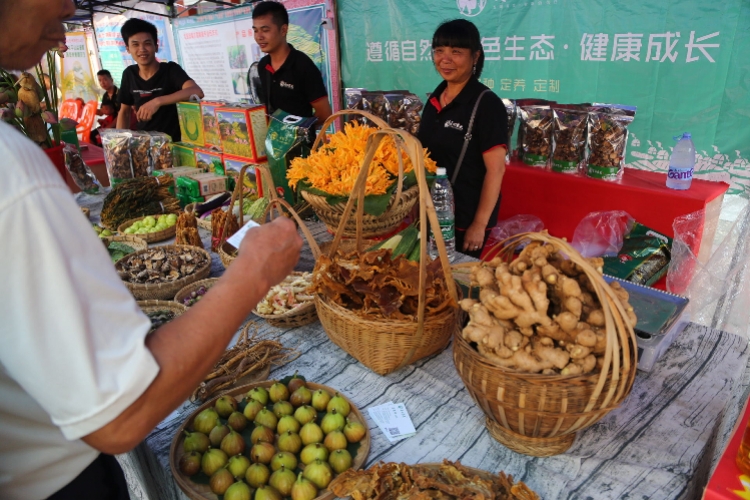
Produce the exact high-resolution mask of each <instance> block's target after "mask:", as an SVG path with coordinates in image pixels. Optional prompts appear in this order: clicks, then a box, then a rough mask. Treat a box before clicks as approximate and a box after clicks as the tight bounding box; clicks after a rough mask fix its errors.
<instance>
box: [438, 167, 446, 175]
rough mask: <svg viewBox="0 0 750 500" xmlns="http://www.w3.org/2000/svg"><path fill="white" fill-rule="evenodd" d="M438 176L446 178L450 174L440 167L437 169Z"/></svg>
mask: <svg viewBox="0 0 750 500" xmlns="http://www.w3.org/2000/svg"><path fill="white" fill-rule="evenodd" d="M437 175H438V176H442V177H446V176H447V175H448V172H447V171H446V170H445V169H444V168H442V167H438V169H437Z"/></svg>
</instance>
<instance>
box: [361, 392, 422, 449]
mask: <svg viewBox="0 0 750 500" xmlns="http://www.w3.org/2000/svg"><path fill="white" fill-rule="evenodd" d="M367 411H368V412H369V413H370V418H372V419H373V420H374V421H375V423H376V424H378V427H380V430H381V431H382V432H383V434H385V437H386V438H387V439H388V441H390V442H391V443H395V442H396V441H399V440H401V439H404V438H408V437H411V436H413V435H414V434H416V432H417V430H416V429H415V428H414V424H413V423H412V421H411V418H410V417H409V412H408V411H406V406H404V404H403V403H398V404H393V402H392V401H389V402H388V403H386V404H384V405H380V406H373V407H372V408H368V409H367Z"/></svg>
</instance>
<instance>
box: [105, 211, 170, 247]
mask: <svg viewBox="0 0 750 500" xmlns="http://www.w3.org/2000/svg"><path fill="white" fill-rule="evenodd" d="M160 215H163V214H160ZM146 217H148V215H144V216H143V217H137V218H135V219H130V220H129V221H126V222H123V223H122V224H120V225H119V226H118V227H117V232H118V233H120V234H122V235H125V230H126V229H127V228H129V227H130V226H132V225H133V223H134V222H137V221H139V220H143V219H145V218H146ZM151 217H159V215H152V216H151ZM175 234H177V226H176V225H174V226H171V227H168V228H167V229H164V230H163V231H158V232H156V233H142V234H136V236H138V237H139V238H142V239H144V240H146V243H154V242H157V241H164V240H168V239H169V238H174V237H175Z"/></svg>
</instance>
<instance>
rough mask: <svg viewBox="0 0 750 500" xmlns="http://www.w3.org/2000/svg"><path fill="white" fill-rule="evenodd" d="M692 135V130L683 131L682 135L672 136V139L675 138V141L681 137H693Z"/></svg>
mask: <svg viewBox="0 0 750 500" xmlns="http://www.w3.org/2000/svg"><path fill="white" fill-rule="evenodd" d="M692 137H693V136H692V135H691V134H690V132H683V133H682V135H676V136H674V137H672V139H674V140H675V141H679V140H680V139H692Z"/></svg>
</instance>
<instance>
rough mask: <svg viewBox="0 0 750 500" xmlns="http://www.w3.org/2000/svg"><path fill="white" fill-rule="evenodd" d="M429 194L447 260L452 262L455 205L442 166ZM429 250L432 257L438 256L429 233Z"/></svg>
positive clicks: (454, 244) (433, 240) (454, 239)
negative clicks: (443, 242)
mask: <svg viewBox="0 0 750 500" xmlns="http://www.w3.org/2000/svg"><path fill="white" fill-rule="evenodd" d="M431 194H432V204H433V205H435V212H437V219H438V222H439V223H440V231H441V232H442V233H443V241H445V250H446V252H447V253H448V260H449V261H451V262H453V259H455V258H456V234H455V231H456V216H455V209H456V205H455V202H454V201H453V188H452V187H451V183H450V181H449V180H448V176H447V174H446V172H445V169H444V168H438V169H437V179H436V180H435V184H434V185H433V186H432V192H431ZM429 251H430V257H432V258H433V259H435V258H437V257H438V249H437V245H436V244H435V239H434V238H433V237H432V234H430V246H429Z"/></svg>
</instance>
